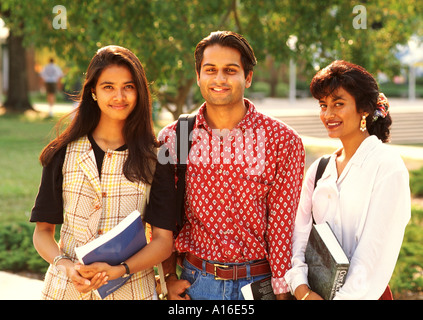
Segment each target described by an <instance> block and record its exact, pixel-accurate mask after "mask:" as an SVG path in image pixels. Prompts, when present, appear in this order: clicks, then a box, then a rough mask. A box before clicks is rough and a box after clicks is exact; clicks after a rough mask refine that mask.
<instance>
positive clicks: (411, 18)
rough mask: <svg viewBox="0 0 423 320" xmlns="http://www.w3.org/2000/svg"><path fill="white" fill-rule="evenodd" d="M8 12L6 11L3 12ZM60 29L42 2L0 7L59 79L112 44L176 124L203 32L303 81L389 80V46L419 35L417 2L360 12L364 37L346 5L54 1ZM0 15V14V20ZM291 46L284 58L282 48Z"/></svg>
mask: <svg viewBox="0 0 423 320" xmlns="http://www.w3.org/2000/svg"><path fill="white" fill-rule="evenodd" d="M12 3H13V5H12ZM61 3H62V5H63V7H64V8H65V9H66V21H67V26H66V28H64V29H62V28H55V27H54V26H53V20H54V19H55V18H56V20H57V18H58V13H57V12H56V13H54V12H53V6H54V4H52V3H51V1H48V0H33V1H31V6H28V5H27V1H25V0H2V2H1V4H0V12H3V11H4V10H10V18H8V19H7V20H6V22H7V23H8V24H10V25H12V26H13V28H12V30H15V26H17V25H18V24H17V22H23V21H24V24H23V25H22V27H21V28H20V30H21V32H22V33H21V34H22V35H23V37H24V44H26V43H29V42H30V43H32V44H34V45H36V46H39V47H45V46H49V47H51V48H52V49H54V50H55V51H56V53H57V54H58V55H59V56H60V57H61V58H62V59H64V60H65V61H67V62H68V67H69V70H70V71H69V74H68V75H67V76H68V78H73V79H77V78H78V80H79V78H81V77H82V73H83V72H84V70H85V69H86V68H87V66H88V63H89V61H90V59H91V57H92V56H93V55H94V53H95V51H96V50H97V49H98V48H100V47H102V46H104V45H108V44H117V45H122V46H125V47H128V48H129V49H131V50H132V51H134V52H135V53H136V54H137V55H138V57H139V58H140V60H141V62H142V63H143V65H144V67H145V69H146V73H147V77H148V79H149V80H150V81H151V89H152V92H153V96H154V97H155V99H157V100H159V101H160V104H161V105H162V106H163V107H164V108H166V109H168V110H169V111H170V112H171V113H172V114H173V116H174V118H176V117H177V116H178V115H179V114H180V113H182V112H189V111H191V110H192V109H193V108H195V107H197V106H198V104H199V103H200V102H201V101H202V98H201V97H200V95H199V93H198V90H197V89H196V84H195V82H196V75H195V70H194V57H193V53H194V49H195V45H196V44H197V43H198V41H200V40H201V39H202V38H203V37H204V36H206V35H208V34H209V33H210V32H211V31H215V30H218V29H220V30H223V29H229V30H233V31H237V32H239V33H242V34H243V35H244V36H245V37H246V38H247V39H248V40H249V42H250V43H251V45H252V47H253V48H254V51H255V53H256V56H257V58H258V60H259V63H261V64H263V63H264V60H265V58H266V57H267V56H270V57H273V59H274V61H275V64H277V65H281V64H285V65H287V64H288V63H289V60H290V59H294V60H295V61H297V62H299V63H298V65H304V66H305V67H304V70H301V72H302V73H303V74H304V76H306V77H307V78H309V77H311V76H312V75H313V74H314V73H315V72H316V69H319V68H320V67H321V66H324V65H326V64H328V63H329V62H330V61H332V60H334V59H346V60H350V61H352V62H355V63H359V64H362V65H363V66H364V67H366V68H367V69H368V70H369V71H371V72H376V71H378V70H381V71H385V72H386V71H388V73H389V72H391V73H393V72H395V71H397V70H398V68H399V66H398V63H397V62H396V59H395V58H394V50H395V49H394V48H395V46H396V44H397V43H405V42H406V41H407V40H408V38H409V36H410V35H411V34H412V33H413V32H414V31H415V30H418V26H419V25H420V26H421V17H422V16H423V8H422V7H423V4H422V3H421V1H418V0H404V1H400V2H399V1H395V0H384V1H382V0H377V1H376V0H375V1H368V2H364V3H363V4H362V6H364V8H365V9H366V15H365V16H363V19H364V18H365V19H366V25H367V29H360V28H355V27H354V25H353V21H354V19H355V18H356V17H357V15H359V14H360V12H357V13H354V11H353V10H354V8H355V7H356V6H357V5H360V4H361V2H358V1H356V0H348V1H345V0H342V1H341V0H332V1H323V0H318V1H305V0H296V1H291V0H277V1H255V0H254V1H253V0H221V1H208V0H192V1H189V2H188V1H182V0H127V1H122V2H119V1H116V0H90V1H84V0H77V1H62V2H61ZM0 14H1V13H0ZM290 36H295V37H296V38H297V42H296V43H295V46H294V47H293V48H292V49H290V48H289V47H288V46H287V40H288V39H289V37H290Z"/></svg>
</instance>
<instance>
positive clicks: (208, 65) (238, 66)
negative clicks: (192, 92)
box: [203, 63, 241, 68]
mask: <svg viewBox="0 0 423 320" xmlns="http://www.w3.org/2000/svg"><path fill="white" fill-rule="evenodd" d="M215 66H216V65H215V64H213V63H205V64H203V68H204V67H215ZM225 67H237V68H241V66H240V65H239V64H237V63H230V64H227V65H225Z"/></svg>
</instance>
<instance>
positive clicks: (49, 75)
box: [40, 58, 63, 117]
mask: <svg viewBox="0 0 423 320" xmlns="http://www.w3.org/2000/svg"><path fill="white" fill-rule="evenodd" d="M40 76H41V79H42V80H43V83H44V84H45V86H46V91H47V102H48V104H49V107H50V109H49V116H50V117H52V116H53V106H54V103H55V102H56V90H57V86H58V85H60V84H61V82H60V80H61V78H62V77H63V72H62V69H60V67H59V66H58V65H56V64H55V63H54V59H53V58H50V62H49V64H47V65H46V66H45V67H44V69H43V70H42V71H41V74H40Z"/></svg>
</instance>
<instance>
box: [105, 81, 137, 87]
mask: <svg viewBox="0 0 423 320" xmlns="http://www.w3.org/2000/svg"><path fill="white" fill-rule="evenodd" d="M128 83H131V84H134V83H135V81H133V80H130V81H126V82H125V83H124V84H128ZM105 84H115V83H114V82H112V81H103V82H102V83H100V86H102V85H105Z"/></svg>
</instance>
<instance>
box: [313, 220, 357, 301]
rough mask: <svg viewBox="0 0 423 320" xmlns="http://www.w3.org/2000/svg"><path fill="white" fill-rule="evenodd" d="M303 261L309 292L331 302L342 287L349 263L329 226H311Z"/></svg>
mask: <svg viewBox="0 0 423 320" xmlns="http://www.w3.org/2000/svg"><path fill="white" fill-rule="evenodd" d="M305 261H306V263H307V265H308V283H309V285H310V288H311V290H313V291H314V292H316V293H318V294H319V295H320V296H321V297H322V298H323V299H325V300H332V299H333V297H334V296H335V293H336V292H337V291H338V290H339V289H340V288H341V287H342V286H343V284H344V283H345V279H346V276H347V273H348V269H349V266H350V263H349V261H348V257H347V256H346V254H345V252H344V250H343V249H342V247H341V245H340V243H339V241H338V239H337V238H336V236H335V234H334V233H333V231H332V229H331V228H330V226H329V224H328V223H327V222H326V223H322V224H313V227H312V229H311V232H310V236H309V239H308V243H307V247H306V252H305Z"/></svg>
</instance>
